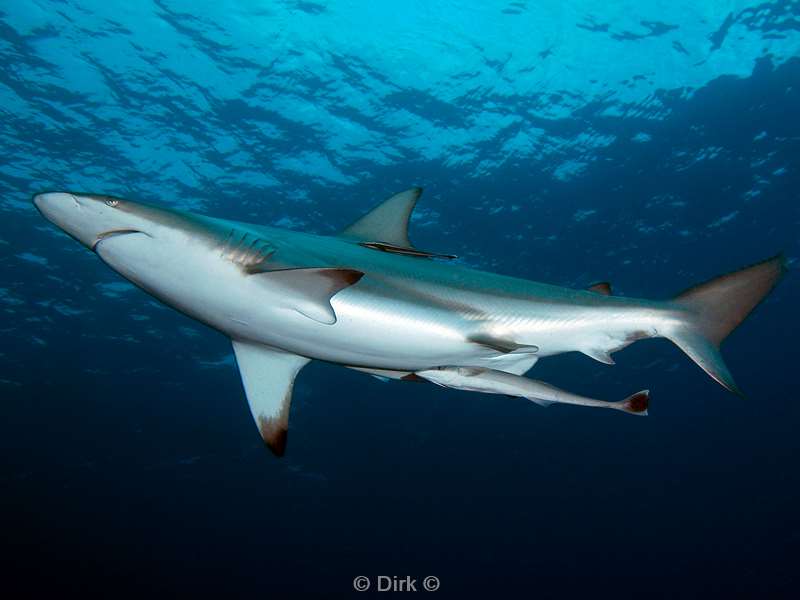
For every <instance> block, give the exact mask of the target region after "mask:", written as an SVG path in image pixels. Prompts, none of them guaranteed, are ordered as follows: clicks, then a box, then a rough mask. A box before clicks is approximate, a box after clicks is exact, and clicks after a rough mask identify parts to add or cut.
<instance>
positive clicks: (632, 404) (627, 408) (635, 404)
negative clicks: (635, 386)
mask: <svg viewBox="0 0 800 600" xmlns="http://www.w3.org/2000/svg"><path fill="white" fill-rule="evenodd" d="M649 405H650V390H642V391H641V392H636V393H635V394H633V395H632V396H628V397H627V398H625V400H622V401H621V402H615V403H614V408H619V409H620V410H622V411H624V412H626V413H630V414H632V415H641V416H643V417H645V416H647V408H648V406H649Z"/></svg>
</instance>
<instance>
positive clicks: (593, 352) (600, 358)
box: [581, 348, 617, 365]
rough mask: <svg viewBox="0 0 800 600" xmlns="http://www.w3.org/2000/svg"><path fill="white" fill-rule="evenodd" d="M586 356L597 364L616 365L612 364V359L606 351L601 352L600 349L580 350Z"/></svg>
mask: <svg viewBox="0 0 800 600" xmlns="http://www.w3.org/2000/svg"><path fill="white" fill-rule="evenodd" d="M581 352H583V353H584V354H585V355H586V356H588V357H590V358H593V359H595V360H596V361H597V362H601V363H603V364H606V365H615V364H617V363H615V362H614V359H613V358H611V354H610V353H609V352H608V350H603V349H601V348H584V349H582V350H581Z"/></svg>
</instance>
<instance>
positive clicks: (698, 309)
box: [667, 254, 786, 395]
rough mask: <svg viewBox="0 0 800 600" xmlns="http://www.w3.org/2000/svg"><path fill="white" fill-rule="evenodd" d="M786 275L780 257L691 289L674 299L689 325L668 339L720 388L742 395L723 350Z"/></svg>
mask: <svg viewBox="0 0 800 600" xmlns="http://www.w3.org/2000/svg"><path fill="white" fill-rule="evenodd" d="M785 271H786V259H785V258H784V257H783V255H781V254H779V255H777V256H773V257H772V258H769V259H767V260H765V261H763V262H760V263H757V264H755V265H752V266H750V267H745V268H744V269H741V270H739V271H735V272H733V273H729V274H727V275H722V276H721V277H717V278H716V279H712V280H711V281H707V282H706V283H701V284H700V285H696V286H694V287H692V288H689V289H688V290H686V291H685V292H683V293H682V294H679V295H678V296H677V297H676V298H675V299H674V303H675V304H676V305H677V306H678V307H680V308H681V309H683V310H684V311H685V313H684V314H685V322H684V323H683V324H682V325H680V326H678V327H676V329H675V330H674V331H673V332H671V333H670V334H669V335H668V336H667V337H669V338H670V339H671V340H672V341H673V342H674V343H675V344H676V345H677V346H678V347H679V348H680V349H681V350H683V351H684V352H685V353H686V354H687V355H688V356H689V357H690V358H691V359H692V360H693V361H694V362H696V363H697V364H698V365H700V367H701V368H702V369H703V370H704V371H705V372H706V373H708V374H709V375H710V376H711V377H713V378H714V379H715V380H717V381H718V382H719V383H720V384H722V385H723V386H724V387H726V388H727V389H729V390H730V391H732V392H734V393H735V394H739V395H742V392H741V390H740V389H739V387H738V386H737V385H736V383H735V382H734V380H733V376H732V375H731V373H730V371H728V367H726V366H725V362H724V361H723V359H722V355H721V354H720V351H719V346H720V344H721V343H722V341H723V340H724V339H725V338H726V337H728V334H729V333H730V332H731V331H733V330H734V329H736V327H737V326H738V325H739V324H740V323H741V322H742V321H744V320H745V318H746V317H747V315H749V314H750V312H751V311H752V310H753V309H754V308H755V307H756V306H758V304H759V303H760V302H761V301H762V300H763V299H764V297H765V296H766V295H767V294H769V292H770V291H772V288H774V287H775V285H776V284H777V283H778V281H779V280H780V278H781V276H782V275H783V273H784V272H785Z"/></svg>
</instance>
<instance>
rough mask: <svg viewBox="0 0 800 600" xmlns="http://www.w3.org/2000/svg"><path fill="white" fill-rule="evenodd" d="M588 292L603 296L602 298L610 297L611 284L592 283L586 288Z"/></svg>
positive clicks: (603, 282)
mask: <svg viewBox="0 0 800 600" xmlns="http://www.w3.org/2000/svg"><path fill="white" fill-rule="evenodd" d="M586 290H587V291H589V292H594V293H595V294H603V296H610V295H611V284H610V283H608V282H607V281H598V282H597V283H593V284H592V285H590V286H589V287H587V288H586Z"/></svg>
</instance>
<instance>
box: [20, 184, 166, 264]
mask: <svg viewBox="0 0 800 600" xmlns="http://www.w3.org/2000/svg"><path fill="white" fill-rule="evenodd" d="M33 204H34V205H35V206H36V208H38V209H39V212H41V213H42V215H44V217H45V218H46V219H47V220H48V221H51V222H52V223H54V224H55V225H57V226H58V227H60V228H61V229H63V230H64V231H65V232H66V233H68V234H69V235H70V236H72V237H73V238H75V239H76V240H78V241H79V242H80V243H82V244H83V245H84V246H86V247H87V248H90V249H92V250H95V249H96V248H97V245H98V244H99V243H100V242H101V241H103V240H105V239H109V238H111V237H115V236H119V235H127V234H132V233H141V234H144V235H147V236H150V237H153V236H154V235H155V233H156V232H157V231H158V230H159V229H161V228H162V227H164V225H165V222H166V221H168V220H169V219H168V216H169V215H171V214H173V213H171V212H170V211H167V210H164V209H159V208H156V207H153V206H149V205H146V204H140V203H137V202H131V201H129V200H122V199H120V198H114V197H112V196H101V195H94V194H75V193H71V192H47V193H44V194H37V195H36V196H34V197H33Z"/></svg>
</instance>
